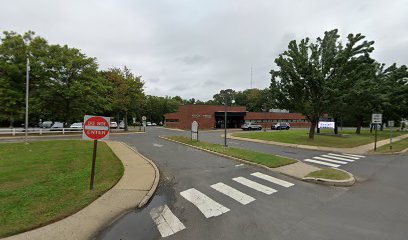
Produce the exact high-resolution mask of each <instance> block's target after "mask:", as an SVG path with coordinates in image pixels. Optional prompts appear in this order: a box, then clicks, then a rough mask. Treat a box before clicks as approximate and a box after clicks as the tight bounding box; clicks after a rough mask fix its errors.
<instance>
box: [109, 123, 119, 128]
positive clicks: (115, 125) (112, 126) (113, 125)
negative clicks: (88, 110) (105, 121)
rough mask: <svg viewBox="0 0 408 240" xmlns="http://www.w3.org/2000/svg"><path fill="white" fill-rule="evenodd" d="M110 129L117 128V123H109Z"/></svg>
mask: <svg viewBox="0 0 408 240" xmlns="http://www.w3.org/2000/svg"><path fill="white" fill-rule="evenodd" d="M110 127H111V128H117V127H118V123H117V122H111V123H110Z"/></svg>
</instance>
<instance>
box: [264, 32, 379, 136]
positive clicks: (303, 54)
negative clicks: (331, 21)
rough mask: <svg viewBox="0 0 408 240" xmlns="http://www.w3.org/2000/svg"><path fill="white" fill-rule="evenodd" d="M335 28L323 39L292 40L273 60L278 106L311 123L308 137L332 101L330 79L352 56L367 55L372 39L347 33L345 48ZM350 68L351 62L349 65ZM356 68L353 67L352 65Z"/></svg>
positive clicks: (339, 73) (313, 132) (336, 77)
mask: <svg viewBox="0 0 408 240" xmlns="http://www.w3.org/2000/svg"><path fill="white" fill-rule="evenodd" d="M339 38H340V36H339V35H338V31H337V29H334V30H331V31H328V32H325V33H324V37H323V38H317V40H316V42H314V43H312V42H310V40H309V38H305V39H302V40H301V41H300V42H299V43H298V42H297V41H296V40H293V41H291V42H290V43H289V45H288V50H286V51H285V52H283V53H282V54H280V55H279V57H278V58H276V59H275V63H276V65H277V66H278V70H272V71H271V72H270V73H271V76H272V80H271V87H270V88H271V90H272V91H273V94H274V95H275V96H276V97H277V103H278V106H279V107H281V108H285V109H289V110H293V111H296V112H300V113H302V114H303V115H305V116H306V118H307V119H308V120H309V121H310V122H311V126H310V130H309V139H314V134H315V128H316V125H317V122H318V121H319V118H320V117H321V116H322V114H324V113H327V112H328V110H329V105H330V104H332V103H333V99H336V98H335V97H333V88H332V82H335V81H337V80H338V79H341V78H342V77H343V74H342V73H343V72H344V66H345V65H347V63H348V62H350V61H351V60H352V59H353V58H358V57H359V56H361V55H368V54H369V53H370V52H372V51H373V48H372V45H373V43H374V42H368V41H362V40H363V39H364V36H362V35H361V34H356V35H354V34H349V35H348V37H347V44H346V47H343V45H342V44H341V42H340V41H339ZM348 67H353V65H348ZM354 67H356V66H354Z"/></svg>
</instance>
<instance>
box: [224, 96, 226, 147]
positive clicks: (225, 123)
mask: <svg viewBox="0 0 408 240" xmlns="http://www.w3.org/2000/svg"><path fill="white" fill-rule="evenodd" d="M224 147H227V95H226V94H225V97H224Z"/></svg>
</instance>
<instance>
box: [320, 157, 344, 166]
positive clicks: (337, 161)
mask: <svg viewBox="0 0 408 240" xmlns="http://www.w3.org/2000/svg"><path fill="white" fill-rule="evenodd" d="M313 158H314V159H317V160H323V161H327V162H332V163H338V164H347V163H348V162H343V161H339V160H333V159H330V158H323V157H313Z"/></svg>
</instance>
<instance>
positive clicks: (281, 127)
mask: <svg viewBox="0 0 408 240" xmlns="http://www.w3.org/2000/svg"><path fill="white" fill-rule="evenodd" d="M271 129H272V130H289V129H290V124H289V123H283V122H281V123H277V124H275V125H272V127H271Z"/></svg>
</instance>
